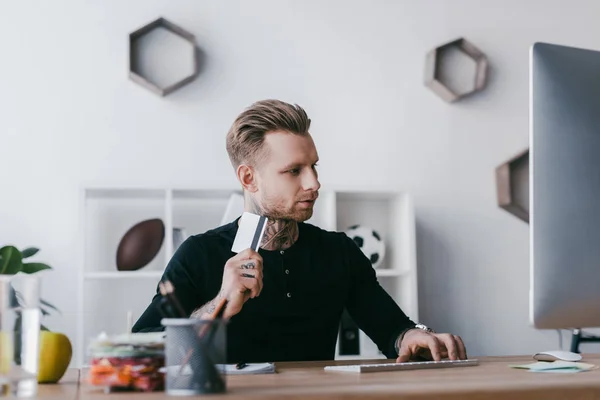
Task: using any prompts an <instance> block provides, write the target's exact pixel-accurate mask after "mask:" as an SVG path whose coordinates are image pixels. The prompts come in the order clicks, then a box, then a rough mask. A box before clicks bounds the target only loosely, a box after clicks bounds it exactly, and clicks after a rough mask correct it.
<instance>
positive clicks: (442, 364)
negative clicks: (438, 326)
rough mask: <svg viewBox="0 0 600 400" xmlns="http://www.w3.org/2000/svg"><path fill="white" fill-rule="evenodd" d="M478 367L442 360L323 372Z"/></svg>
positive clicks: (470, 362) (469, 362) (344, 367)
mask: <svg viewBox="0 0 600 400" xmlns="http://www.w3.org/2000/svg"><path fill="white" fill-rule="evenodd" d="M475 365H479V361H478V360H475V359H473V360H442V361H411V362H404V363H393V362H392V363H386V364H355V365H334V366H333V365H330V366H327V367H325V371H334V372H354V373H364V372H381V371H406V370H413V369H435V368H454V367H472V366H475Z"/></svg>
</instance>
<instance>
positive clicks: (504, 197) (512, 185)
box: [496, 149, 529, 223]
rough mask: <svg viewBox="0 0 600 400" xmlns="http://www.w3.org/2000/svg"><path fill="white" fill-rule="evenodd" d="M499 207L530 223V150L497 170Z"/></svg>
mask: <svg viewBox="0 0 600 400" xmlns="http://www.w3.org/2000/svg"><path fill="white" fill-rule="evenodd" d="M496 191H497V195H498V206H499V207H500V208H503V209H504V210H506V211H508V212H509V213H511V214H513V215H514V216H516V217H517V218H519V219H521V220H523V221H525V222H527V223H529V149H527V150H524V151H522V152H521V153H519V154H517V155H516V156H515V157H513V158H511V159H510V160H508V161H506V162H505V163H503V164H502V165H500V166H498V167H497V168H496Z"/></svg>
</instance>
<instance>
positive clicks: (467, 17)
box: [0, 0, 600, 355]
mask: <svg viewBox="0 0 600 400" xmlns="http://www.w3.org/2000/svg"><path fill="white" fill-rule="evenodd" d="M599 12H600V3H599V2H597V1H595V0H589V1H584V0H571V1H569V2H568V4H567V3H566V2H564V1H559V0H552V1H550V0H535V1H534V0H529V1H526V2H524V1H520V0H502V1H500V0H495V1H491V0H490V1H480V0H453V1H443V0H428V1H423V0H412V1H409V0H405V1H389V0H387V1H386V0H377V1H374V0H368V1H367V0H363V1H348V0H328V1H323V0H311V1H289V0H288V1H283V0H259V1H257V0H254V1H247V0H237V1H226V2H224V1H216V0H215V1H193V0H185V1H184V0H177V1H176V0H169V1H167V0H162V1H160V0H128V1H118V0H110V1H109V0H106V1H89V0H88V1H81V0H71V1H67V0H62V1H52V2H48V1H41V0H38V1H17V0H12V1H8V0H7V1H2V2H1V3H0V49H1V54H2V58H1V62H0V110H1V111H0V243H3V244H4V243H9V242H10V243H14V244H16V245H18V246H19V247H24V246H27V245H36V246H39V247H41V248H42V252H41V253H40V257H42V256H43V258H44V260H46V261H47V262H49V263H50V264H52V265H53V266H54V267H55V270H54V271H52V272H48V273H46V274H45V280H44V285H45V287H44V296H45V297H46V298H47V299H48V300H50V301H52V302H54V303H55V304H56V305H57V306H58V307H59V308H60V309H61V310H63V315H62V316H58V317H53V318H51V319H49V320H48V324H49V325H50V326H51V328H54V329H56V330H63V331H65V332H67V334H69V336H71V337H72V338H75V332H76V330H75V318H76V315H75V312H76V310H77V308H76V304H75V302H74V299H75V296H76V288H75V286H74V285H75V283H76V280H75V273H76V271H77V268H78V265H77V259H76V258H75V257H76V255H77V251H78V250H79V249H77V248H76V247H75V246H76V244H77V243H78V242H77V240H78V233H77V228H78V214H77V207H78V203H77V201H78V195H79V188H80V187H81V186H85V185H88V184H94V185H107V186H112V185H137V186H143V185H149V186H168V185H173V186H203V185H206V186H212V185H218V186H223V185H225V184H232V185H233V184H234V182H235V181H234V176H233V174H232V170H231V169H230V165H229V163H228V159H227V156H226V152H225V149H224V135H225V132H226V131H227V129H228V127H229V125H230V124H231V122H232V120H233V118H234V117H235V116H236V115H237V113H238V112H239V111H241V109H242V108H243V107H245V106H246V105H248V104H250V103H251V102H253V101H255V100H258V99H263V98H267V97H275V98H280V99H283V100H286V101H290V102H297V103H299V104H301V105H303V106H304V107H305V108H306V109H307V111H308V112H309V114H310V116H311V118H312V120H313V130H312V133H313V136H314V137H315V140H316V142H317V145H318V149H319V152H320V156H321V173H322V183H323V184H324V185H325V186H326V185H327V184H331V183H334V182H335V183H336V184H338V185H342V186H350V187H356V188H363V187H365V186H366V185H369V186H370V185H374V186H375V187H388V186H389V187H393V188H397V189H403V190H406V191H409V192H411V193H413V195H414V196H415V201H416V205H417V217H418V241H419V244H418V257H419V268H420V270H419V274H420V277H419V282H420V286H419V290H420V304H421V307H420V311H421V316H422V320H423V321H424V322H426V323H428V324H430V325H432V326H434V327H435V328H437V329H438V330H441V331H451V332H454V333H456V334H460V335H462V336H463V338H464V340H465V342H466V344H467V346H468V350H469V354H470V355H499V354H517V353H531V352H533V351H536V350H540V349H546V348H554V347H557V346H558V343H557V334H556V332H553V331H549V332H540V331H535V330H534V329H532V328H530V327H529V325H528V283H529V282H528V278H529V275H528V254H529V249H528V226H527V224H525V223H523V222H521V221H520V220H518V219H517V218H515V217H513V216H511V215H509V214H508V213H506V212H504V211H502V210H500V209H499V208H497V206H496V204H495V201H496V199H495V195H496V194H495V184H494V168H495V167H496V166H497V165H498V164H500V163H501V162H503V161H504V160H505V159H507V158H509V157H511V156H512V155H514V154H515V153H517V152H519V151H520V150H522V149H523V148H525V147H526V146H527V145H528V108H527V107H528V48H529V46H530V45H531V43H532V42H534V41H550V42H556V43H562V44H570V45H577V46H582V47H588V48H600V39H598V37H600V28H598V24H597V15H598V13H599ZM158 16H164V17H166V18H167V19H170V20H172V21H173V22H175V23H177V24H180V25H181V26H183V27H185V28H186V29H188V30H190V31H192V32H193V33H194V34H196V35H197V38H198V41H199V43H200V46H201V47H202V49H203V51H204V52H205V53H206V55H207V63H206V66H205V69H204V71H203V73H202V75H201V76H200V77H199V79H198V80H197V81H196V82H194V83H193V84H192V85H190V86H187V87H186V88H184V89H181V90H180V91H178V92H176V93H175V94H173V95H171V96H169V97H167V98H159V97H157V96H155V95H154V94H152V93H150V92H148V91H146V90H145V89H143V88H141V87H140V86H138V85H135V84H134V83H132V82H131V81H129V80H128V78H127V51H128V46H127V35H128V33H129V32H131V31H133V30H134V29H136V28H137V27H139V26H141V25H143V24H145V23H147V22H149V21H151V20H153V19H155V18H156V17H158ZM458 36H465V37H467V38H468V39H469V40H471V41H472V42H473V43H474V44H475V45H477V46H478V47H479V48H480V49H481V50H483V51H484V52H486V53H487V55H488V56H489V60H490V63H491V74H490V81H489V87H488V89H487V90H486V91H485V92H484V93H481V94H479V95H477V96H475V97H473V98H470V99H468V100H465V101H463V102H460V103H456V104H454V105H449V104H447V103H444V102H443V101H441V100H440V99H439V98H438V97H436V96H435V95H434V94H433V93H432V92H430V91H429V90H428V89H426V88H425V87H424V86H423V84H422V79H423V69H424V64H423V62H424V56H425V53H426V52H427V51H428V50H429V49H430V48H432V47H434V46H436V45H438V44H440V43H444V42H446V41H448V40H451V39H454V38H456V37H458ZM586 348H587V349H590V348H592V346H589V345H588V346H587V347H586Z"/></svg>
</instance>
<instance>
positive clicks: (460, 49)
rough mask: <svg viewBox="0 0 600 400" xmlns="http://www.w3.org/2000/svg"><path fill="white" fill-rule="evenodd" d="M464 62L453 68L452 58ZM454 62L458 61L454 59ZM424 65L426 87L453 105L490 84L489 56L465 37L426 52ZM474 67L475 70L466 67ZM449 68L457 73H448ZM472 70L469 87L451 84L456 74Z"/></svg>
mask: <svg viewBox="0 0 600 400" xmlns="http://www.w3.org/2000/svg"><path fill="white" fill-rule="evenodd" d="M455 57H459V58H460V59H461V61H463V62H460V63H459V65H453V63H452V62H451V61H452V59H453V58H455ZM455 61H457V60H456V58H455ZM425 63H426V66H425V85H426V86H428V87H429V88H430V89H431V90H433V92H434V93H435V94H437V95H438V96H439V97H441V98H442V99H444V100H445V101H447V102H450V103H451V102H454V101H457V100H459V99H462V98H463V97H465V96H468V95H470V94H472V93H475V92H479V91H481V90H483V88H484V87H485V85H486V83H487V82H486V81H487V72H488V60H487V57H486V55H485V54H484V53H483V52H482V51H481V50H479V49H478V48H477V47H475V45H473V43H471V42H469V41H468V40H466V39H464V38H459V39H456V40H453V41H451V42H449V43H445V44H443V45H441V46H438V47H436V48H435V49H433V50H431V51H430V52H429V53H427V58H426V62H425ZM470 64H472V68H467V67H468V66H469V65H470ZM448 66H450V67H452V66H454V67H459V69H458V70H454V71H446V69H447V68H448ZM465 71H469V72H470V73H471V76H469V77H468V78H469V79H468V83H467V85H466V86H464V85H460V86H458V87H455V85H453V84H451V83H452V81H453V80H454V79H455V78H456V75H457V74H460V73H461V72H462V73H464V72H465Z"/></svg>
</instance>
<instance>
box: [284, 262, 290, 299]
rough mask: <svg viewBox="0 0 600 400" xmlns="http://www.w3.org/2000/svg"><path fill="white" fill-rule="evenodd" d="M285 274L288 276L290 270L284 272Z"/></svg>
mask: <svg viewBox="0 0 600 400" xmlns="http://www.w3.org/2000/svg"><path fill="white" fill-rule="evenodd" d="M285 274H286V275H289V274H290V270H289V269H286V270H285ZM288 297H289V296H288Z"/></svg>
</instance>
